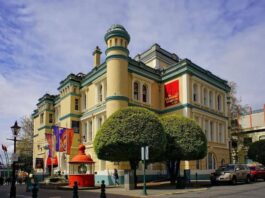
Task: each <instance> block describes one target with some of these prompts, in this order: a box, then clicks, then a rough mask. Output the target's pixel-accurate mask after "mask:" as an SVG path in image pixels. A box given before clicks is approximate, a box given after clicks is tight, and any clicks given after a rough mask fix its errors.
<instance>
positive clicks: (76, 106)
mask: <svg viewBox="0 0 265 198" xmlns="http://www.w3.org/2000/svg"><path fill="white" fill-rule="evenodd" d="M78 102H79V101H78V99H77V98H76V99H75V110H76V111H78V109H79V105H78Z"/></svg>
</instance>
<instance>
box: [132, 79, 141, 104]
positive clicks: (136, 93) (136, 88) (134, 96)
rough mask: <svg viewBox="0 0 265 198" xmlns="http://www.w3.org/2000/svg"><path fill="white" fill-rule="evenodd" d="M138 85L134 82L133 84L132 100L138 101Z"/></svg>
mask: <svg viewBox="0 0 265 198" xmlns="http://www.w3.org/2000/svg"><path fill="white" fill-rule="evenodd" d="M139 88H140V87H139V83H138V82H134V83H133V99H134V100H139Z"/></svg>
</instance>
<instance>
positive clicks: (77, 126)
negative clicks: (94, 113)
mask: <svg viewBox="0 0 265 198" xmlns="http://www.w3.org/2000/svg"><path fill="white" fill-rule="evenodd" d="M72 128H73V129H74V132H75V133H79V121H72Z"/></svg>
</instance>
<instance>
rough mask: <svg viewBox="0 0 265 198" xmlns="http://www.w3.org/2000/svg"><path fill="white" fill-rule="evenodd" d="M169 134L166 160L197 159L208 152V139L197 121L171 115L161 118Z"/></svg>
mask: <svg viewBox="0 0 265 198" xmlns="http://www.w3.org/2000/svg"><path fill="white" fill-rule="evenodd" d="M161 122H162V124H163V126H164V131H165V133H166V134H167V146H166V153H165V158H166V160H197V159H202V158H203V157H205V156H206V154H207V139H206V137H205V135H204V133H203V131H202V129H201V128H200V126H199V125H197V124H196V122H195V121H193V120H191V119H189V118H185V117H181V116H177V115H169V116H164V117H162V118H161Z"/></svg>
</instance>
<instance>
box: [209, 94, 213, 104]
mask: <svg viewBox="0 0 265 198" xmlns="http://www.w3.org/2000/svg"><path fill="white" fill-rule="evenodd" d="M209 107H210V108H213V92H212V91H209Z"/></svg>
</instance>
